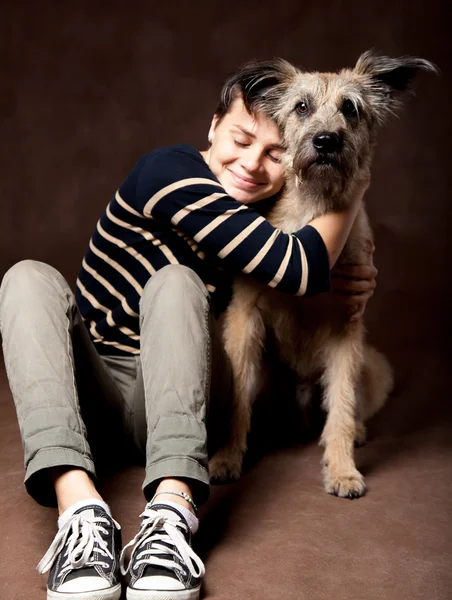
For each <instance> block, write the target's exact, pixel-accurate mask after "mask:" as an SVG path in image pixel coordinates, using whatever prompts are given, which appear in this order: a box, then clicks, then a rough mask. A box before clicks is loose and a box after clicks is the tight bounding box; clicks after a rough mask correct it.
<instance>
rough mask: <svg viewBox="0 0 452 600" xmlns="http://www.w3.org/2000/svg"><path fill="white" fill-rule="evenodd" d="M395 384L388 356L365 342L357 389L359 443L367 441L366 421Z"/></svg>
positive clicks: (357, 440) (384, 400)
mask: <svg viewBox="0 0 452 600" xmlns="http://www.w3.org/2000/svg"><path fill="white" fill-rule="evenodd" d="M393 385H394V378H393V372H392V368H391V365H390V364H389V362H388V359H387V358H386V356H384V355H383V354H381V352H378V350H376V349H375V348H374V347H373V346H369V345H368V344H365V346H364V361H363V367H362V369H361V375H360V379H359V383H358V390H357V406H356V437H355V442H356V444H357V445H362V444H364V443H365V441H366V426H365V425H364V423H365V421H367V420H368V419H370V418H371V417H373V416H374V414H375V413H377V412H378V411H379V410H380V409H381V408H382V407H383V405H384V403H385V402H386V400H387V398H388V395H389V393H390V392H391V390H392V387H393Z"/></svg>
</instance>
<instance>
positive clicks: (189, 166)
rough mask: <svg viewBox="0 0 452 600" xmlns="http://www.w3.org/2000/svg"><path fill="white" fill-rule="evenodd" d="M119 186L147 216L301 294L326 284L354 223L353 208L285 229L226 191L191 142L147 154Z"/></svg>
mask: <svg viewBox="0 0 452 600" xmlns="http://www.w3.org/2000/svg"><path fill="white" fill-rule="evenodd" d="M119 194H120V195H121V197H122V199H123V200H124V201H125V202H126V203H128V204H129V205H131V206H132V207H134V208H135V209H136V210H138V211H139V212H140V213H141V214H143V215H144V216H145V217H147V218H153V219H155V220H157V221H161V222H166V223H167V224H169V225H171V226H172V227H173V228H176V229H177V230H179V231H182V232H184V233H185V234H187V235H189V236H190V237H191V238H192V239H193V240H194V241H195V242H197V243H198V244H199V247H200V248H201V249H202V250H203V251H204V252H205V254H206V255H207V256H209V257H210V258H219V259H221V260H222V261H223V262H224V265H225V267H227V268H229V269H230V270H231V271H233V272H236V273H239V272H243V273H247V274H250V275H251V276H253V277H254V278H255V279H257V280H258V281H260V282H262V283H265V284H266V285H269V286H270V287H274V288H276V289H279V290H281V291H284V292H286V293H290V294H295V295H300V296H301V295H304V294H306V295H314V294H317V293H320V292H324V291H327V290H328V289H329V286H330V263H331V264H332V263H333V262H334V261H335V258H336V257H337V256H336V255H338V254H339V253H340V251H341V250H342V247H343V245H344V244H345V241H346V238H347V236H348V234H349V231H350V228H351V226H352V223H353V215H352V213H351V211H346V212H345V213H335V214H332V215H325V216H324V217H320V218H319V219H315V220H314V221H313V226H311V225H307V226H306V227H304V228H302V229H301V230H300V231H297V232H295V233H294V234H286V233H283V232H282V231H280V230H278V229H276V228H275V227H273V226H272V225H271V224H270V223H269V222H268V221H267V220H266V219H264V218H263V217H262V216H261V215H260V214H259V213H257V212H256V211H255V210H253V208H252V206H246V205H244V204H241V203H239V202H237V201H236V200H234V199H233V198H231V197H230V196H228V195H227V194H226V192H225V190H224V189H223V188H222V186H221V185H220V183H219V182H218V180H217V179H216V177H215V176H214V175H213V174H212V172H211V171H210V169H209V168H208V166H207V165H206V163H205V162H204V160H203V159H202V157H201V155H199V153H196V152H195V151H194V150H193V149H191V148H190V147H176V148H174V147H173V148H164V149H160V150H157V151H154V152H152V153H150V154H148V155H146V156H144V157H143V158H142V159H141V160H140V161H139V162H138V164H137V165H136V167H135V169H134V170H133V171H132V173H131V175H130V176H129V178H128V179H127V180H126V181H125V182H124V184H123V185H122V186H121V188H120V190H119ZM354 206H355V205H354ZM356 210H357V208H356V207H355V211H356Z"/></svg>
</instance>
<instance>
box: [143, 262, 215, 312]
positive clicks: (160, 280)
mask: <svg viewBox="0 0 452 600" xmlns="http://www.w3.org/2000/svg"><path fill="white" fill-rule="evenodd" d="M187 293H188V295H189V297H196V298H202V299H204V300H206V301H208V299H209V292H208V291H207V288H206V286H205V284H204V283H203V281H202V279H201V278H200V277H199V275H198V274H197V273H195V271H193V269H190V268H189V267H186V266H185V265H167V266H166V267H163V268H162V269H160V270H159V271H157V273H156V274H155V275H153V276H152V277H151V278H150V279H149V281H148V282H147V284H146V286H145V288H144V291H143V295H142V298H141V303H143V302H146V300H147V299H148V298H150V297H154V296H155V295H156V294H159V295H160V294H164V295H165V296H168V297H172V298H177V297H182V294H183V296H184V297H186V296H187Z"/></svg>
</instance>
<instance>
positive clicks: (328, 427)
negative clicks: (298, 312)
mask: <svg viewBox="0 0 452 600" xmlns="http://www.w3.org/2000/svg"><path fill="white" fill-rule="evenodd" d="M362 355H363V345H362V324H361V323H360V322H357V323H354V324H350V325H349V326H348V330H347V331H346V332H344V333H343V334H342V335H341V336H339V337H333V338H332V339H331V340H330V341H329V343H328V347H327V348H326V349H325V370H324V373H323V376H322V383H323V387H324V398H323V406H324V408H325V409H326V410H327V412H328V415H327V420H326V423H325V427H324V429H323V433H322V437H321V440H320V443H321V444H322V445H323V446H324V447H325V452H324V455H323V465H324V466H323V477H324V484H325V489H326V491H327V492H328V493H330V494H335V495H336V496H340V497H342V498H358V497H359V496H362V495H363V494H364V493H365V490H366V486H365V483H364V478H363V476H362V475H361V473H360V472H359V471H358V470H357V468H356V466H355V461H354V441H355V437H356V433H357V432H356V421H355V419H356V395H355V394H356V386H357V383H358V379H359V374H360V370H361V365H362V360H363V359H362Z"/></svg>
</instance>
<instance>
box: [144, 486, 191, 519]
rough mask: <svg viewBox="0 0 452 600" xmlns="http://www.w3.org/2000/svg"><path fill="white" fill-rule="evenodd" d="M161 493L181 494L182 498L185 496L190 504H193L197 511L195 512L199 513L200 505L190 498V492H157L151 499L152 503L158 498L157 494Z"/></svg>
mask: <svg viewBox="0 0 452 600" xmlns="http://www.w3.org/2000/svg"><path fill="white" fill-rule="evenodd" d="M160 494H173V496H180V497H181V498H183V499H184V500H186V501H187V502H188V503H189V504H191V505H192V506H193V510H194V511H195V514H196V515H198V507H197V506H196V504H195V503H194V502H193V500H192V498H190V496H189V495H188V494H186V493H185V492H157V493H156V494H154V497H153V498H152V500H151V504H152V502H154V498H156V497H157V496H160Z"/></svg>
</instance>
